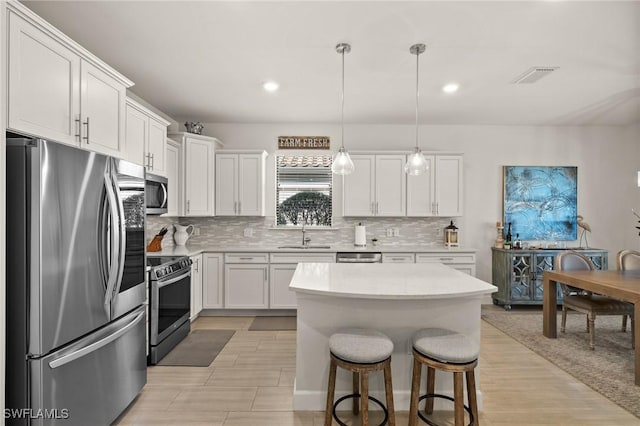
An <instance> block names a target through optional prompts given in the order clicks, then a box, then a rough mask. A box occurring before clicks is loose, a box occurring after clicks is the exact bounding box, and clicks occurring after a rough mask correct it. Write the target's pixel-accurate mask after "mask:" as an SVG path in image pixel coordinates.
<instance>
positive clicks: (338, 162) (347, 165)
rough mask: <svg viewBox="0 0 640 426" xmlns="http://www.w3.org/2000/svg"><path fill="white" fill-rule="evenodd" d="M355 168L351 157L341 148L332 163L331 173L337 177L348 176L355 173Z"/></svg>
mask: <svg viewBox="0 0 640 426" xmlns="http://www.w3.org/2000/svg"><path fill="white" fill-rule="evenodd" d="M354 170H355V166H354V165H353V161H351V157H350V156H349V153H348V152H347V150H346V149H344V147H343V146H341V147H340V149H339V150H338V152H337V154H336V156H335V157H334V159H333V161H332V162H331V173H333V174H336V175H348V174H351V173H353V171H354Z"/></svg>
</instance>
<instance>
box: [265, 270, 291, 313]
mask: <svg viewBox="0 0 640 426" xmlns="http://www.w3.org/2000/svg"><path fill="white" fill-rule="evenodd" d="M297 266H298V264H297V263H290V264H277V265H271V266H270V268H269V272H270V276H271V279H270V281H269V307H270V308H272V309H292V308H296V307H297V300H296V292H295V291H292V290H290V289H289V284H290V283H291V278H292V277H293V274H294V272H295V271H296V267H297Z"/></svg>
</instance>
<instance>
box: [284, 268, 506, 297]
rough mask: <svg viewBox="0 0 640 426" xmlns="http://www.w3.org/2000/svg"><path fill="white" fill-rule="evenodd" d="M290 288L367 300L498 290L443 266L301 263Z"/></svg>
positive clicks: (471, 293) (480, 292) (440, 295)
mask: <svg viewBox="0 0 640 426" xmlns="http://www.w3.org/2000/svg"><path fill="white" fill-rule="evenodd" d="M289 288H290V289H291V290H293V291H296V292H299V293H308V294H317V295H325V296H336V297H350V298H365V299H443V298H452V297H469V296H481V295H485V294H490V293H494V292H496V291H497V290H498V288H497V287H496V286H494V285H492V284H489V283H487V282H484V281H482V280H479V279H477V278H474V277H472V276H470V275H467V274H465V273H463V272H460V271H456V270H454V269H452V268H449V267H448V266H445V265H442V264H440V263H368V264H364V263H360V264H358V263H355V264H353V263H299V264H298V267H297V268H296V272H295V274H294V275H293V278H292V279H291V284H290V285H289Z"/></svg>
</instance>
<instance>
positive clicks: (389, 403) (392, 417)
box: [384, 362, 396, 426]
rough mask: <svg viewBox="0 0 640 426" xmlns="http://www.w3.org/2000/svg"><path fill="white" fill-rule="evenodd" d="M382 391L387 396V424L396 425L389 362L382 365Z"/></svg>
mask: <svg viewBox="0 0 640 426" xmlns="http://www.w3.org/2000/svg"><path fill="white" fill-rule="evenodd" d="M384 393H385V396H386V397H387V412H388V413H389V426H396V411H395V409H394V407H393V386H392V384H391V363H390V362H388V363H387V364H385V366H384Z"/></svg>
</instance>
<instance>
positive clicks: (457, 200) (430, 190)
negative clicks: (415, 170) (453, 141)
mask: <svg viewBox="0 0 640 426" xmlns="http://www.w3.org/2000/svg"><path fill="white" fill-rule="evenodd" d="M425 158H426V159H427V161H428V162H429V173H427V174H424V175H420V176H408V177H407V216H443V217H452V216H462V186H463V185H462V184H463V180H462V171H463V160H462V155H459V154H452V155H440V154H436V155H426V156H425Z"/></svg>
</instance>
